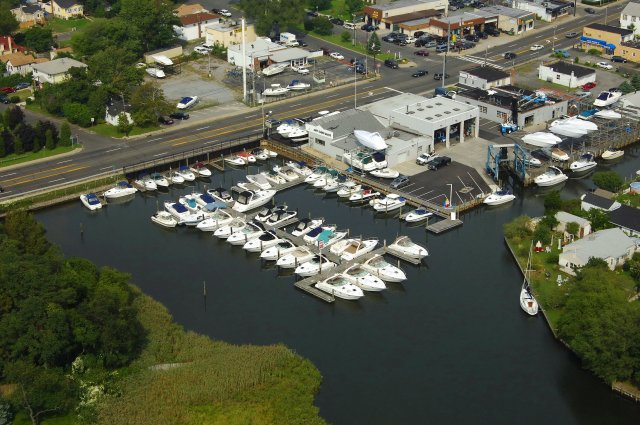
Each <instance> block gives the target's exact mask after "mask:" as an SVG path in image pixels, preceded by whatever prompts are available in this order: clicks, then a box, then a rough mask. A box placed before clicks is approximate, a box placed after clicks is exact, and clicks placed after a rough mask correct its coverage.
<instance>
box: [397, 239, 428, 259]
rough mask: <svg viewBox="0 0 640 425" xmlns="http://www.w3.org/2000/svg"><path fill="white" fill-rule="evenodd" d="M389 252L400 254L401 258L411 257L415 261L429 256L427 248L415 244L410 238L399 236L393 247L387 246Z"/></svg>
mask: <svg viewBox="0 0 640 425" xmlns="http://www.w3.org/2000/svg"><path fill="white" fill-rule="evenodd" d="M387 251H389V252H391V253H392V254H393V253H396V254H398V255H399V256H400V257H403V256H404V257H409V258H413V259H415V260H422V259H423V258H424V257H426V256H427V255H429V251H427V248H425V247H423V246H421V245H418V244H417V243H415V242H413V241H412V240H411V238H409V236H399V237H398V238H397V239H396V240H395V241H394V242H393V243H392V244H391V245H388V246H387Z"/></svg>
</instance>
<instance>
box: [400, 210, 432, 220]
mask: <svg viewBox="0 0 640 425" xmlns="http://www.w3.org/2000/svg"><path fill="white" fill-rule="evenodd" d="M432 215H433V213H432V212H430V211H429V210H427V209H425V208H416V209H415V210H413V211H411V212H410V213H408V214H407V215H406V216H405V218H404V221H406V222H407V223H418V222H420V221H422V220H426V219H427V218H429V217H431V216H432Z"/></svg>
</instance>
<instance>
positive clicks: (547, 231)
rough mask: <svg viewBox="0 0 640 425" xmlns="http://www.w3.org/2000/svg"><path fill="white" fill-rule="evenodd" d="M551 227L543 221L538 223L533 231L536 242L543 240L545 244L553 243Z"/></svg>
mask: <svg viewBox="0 0 640 425" xmlns="http://www.w3.org/2000/svg"><path fill="white" fill-rule="evenodd" d="M551 235H552V232H551V228H550V227H549V226H547V225H545V224H543V223H538V225H537V226H536V229H535V230H534V231H533V240H534V241H535V242H538V241H540V242H542V244H543V245H548V244H549V243H551Z"/></svg>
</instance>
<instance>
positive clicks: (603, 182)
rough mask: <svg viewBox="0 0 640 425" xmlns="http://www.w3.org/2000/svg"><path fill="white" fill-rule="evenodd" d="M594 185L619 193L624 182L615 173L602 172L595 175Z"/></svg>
mask: <svg viewBox="0 0 640 425" xmlns="http://www.w3.org/2000/svg"><path fill="white" fill-rule="evenodd" d="M593 184H595V185H596V186H598V187H599V188H601V189H604V190H608V191H610V192H617V191H619V190H620V189H621V188H622V186H623V185H624V180H622V177H620V175H619V174H618V173H616V172H615V171H600V172H597V173H595V174H594V175H593Z"/></svg>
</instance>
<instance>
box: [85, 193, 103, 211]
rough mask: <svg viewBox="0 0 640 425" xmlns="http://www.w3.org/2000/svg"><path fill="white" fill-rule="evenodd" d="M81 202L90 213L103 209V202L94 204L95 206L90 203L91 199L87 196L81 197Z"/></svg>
mask: <svg viewBox="0 0 640 425" xmlns="http://www.w3.org/2000/svg"><path fill="white" fill-rule="evenodd" d="M96 199H97V197H96ZM98 201H99V200H98ZM80 202H82V205H84V206H85V207H86V208H87V209H88V210H90V211H95V210H99V209H101V208H102V202H98V203H93V204H91V203H89V199H88V198H87V195H80Z"/></svg>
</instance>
